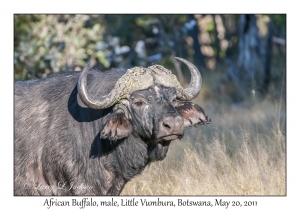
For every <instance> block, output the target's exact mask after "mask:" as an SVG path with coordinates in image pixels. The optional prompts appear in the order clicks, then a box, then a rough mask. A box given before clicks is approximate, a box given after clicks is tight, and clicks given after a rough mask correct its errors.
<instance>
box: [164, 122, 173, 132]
mask: <svg viewBox="0 0 300 210" xmlns="http://www.w3.org/2000/svg"><path fill="white" fill-rule="evenodd" d="M163 126H164V127H165V128H166V129H167V130H170V129H171V126H170V125H169V124H168V123H166V122H163Z"/></svg>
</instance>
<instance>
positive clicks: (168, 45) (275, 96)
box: [14, 14, 286, 195]
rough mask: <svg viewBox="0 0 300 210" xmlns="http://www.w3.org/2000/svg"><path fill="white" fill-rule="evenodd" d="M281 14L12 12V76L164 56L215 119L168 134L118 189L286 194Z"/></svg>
mask: <svg viewBox="0 0 300 210" xmlns="http://www.w3.org/2000/svg"><path fill="white" fill-rule="evenodd" d="M285 40H286V15H280V14H276V15H271V14H267V15H251V14H247V15H218V14H215V15H210V14H205V15H200V14H196V15H192V14H188V15H184V14H178V15H151V14H148V15H139V14H135V15H71V14H68V15H15V16H14V77H15V80H28V79H34V78H42V77H47V76H48V75H50V74H52V73H56V72H64V71H74V70H75V71H80V70H81V69H82V68H83V67H84V66H85V65H86V63H87V61H91V62H92V65H93V66H94V67H95V68H98V69H103V70H105V69H109V68H111V67H119V68H125V69H127V68H130V67H133V66H149V65H152V64H155V63H158V64H161V65H163V66H165V67H166V68H168V69H170V70H172V71H173V73H174V74H175V75H177V77H178V79H179V80H180V82H181V83H182V84H184V86H186V85H187V84H188V82H189V79H190V78H189V77H190V75H189V73H188V71H187V70H186V69H185V67H184V66H182V68H181V65H180V63H178V62H177V61H176V60H175V59H174V57H175V56H178V57H183V58H185V59H188V60H190V61H191V62H193V63H194V64H195V65H196V66H197V67H198V68H199V70H200V72H201V74H202V76H203V88H202V91H201V94H200V96H199V97H198V98H197V99H196V100H195V102H197V103H198V104H200V105H201V106H202V107H203V108H204V110H205V111H206V113H207V114H208V115H209V116H210V117H211V119H212V124H211V125H209V126H203V127H200V128H198V129H195V128H193V129H191V130H189V131H187V132H186V135H185V138H184V139H183V140H182V141H179V140H176V141H174V142H173V143H172V144H171V146H170V149H169V153H168V155H167V158H166V159H165V160H163V161H161V162H159V163H153V164H152V165H151V166H150V167H147V168H146V170H145V171H144V172H143V173H142V174H141V175H139V176H137V177H136V178H135V179H133V180H132V181H130V182H129V183H128V184H127V185H126V186H125V189H124V191H123V193H122V194H123V195H128V194H129V195H285V194H286V173H285V172H286V165H285V164H286V117H285V116H286V100H285V99H286V84H285V81H286V69H285V67H286V46H285V42H286V41H285Z"/></svg>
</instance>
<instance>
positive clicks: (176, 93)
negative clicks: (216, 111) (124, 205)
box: [77, 58, 210, 160]
mask: <svg viewBox="0 0 300 210" xmlns="http://www.w3.org/2000/svg"><path fill="white" fill-rule="evenodd" d="M177 59H178V60H180V61H182V62H183V63H185V64H186V65H187V66H188V68H189V70H190V73H191V82H190V84H189V86H188V87H187V88H185V89H184V88H183V87H182V86H181V85H180V83H179V82H178V80H177V78H176V77H175V75H173V74H172V73H171V71H170V70H168V69H165V68H164V67H163V66H160V65H153V66H150V67H148V68H143V67H134V68H132V69H128V70H127V72H126V73H125V74H124V75H123V76H122V77H121V78H120V79H119V80H118V81H117V82H116V84H115V86H114V88H113V89H112V90H111V91H110V93H109V94H107V95H105V96H92V95H90V94H89V93H88V90H87V73H88V70H89V69H90V67H89V64H88V65H87V67H86V68H85V69H84V70H83V72H82V73H81V76H80V78H79V80H78V86H77V87H78V94H79V96H80V99H81V100H82V102H83V103H84V104H85V105H86V106H87V107H89V108H92V109H104V108H107V107H113V109H112V112H111V113H110V114H108V115H107V116H106V117H105V119H104V123H103V128H101V131H100V137H101V139H108V140H111V141H113V140H120V139H123V138H125V137H128V136H130V135H132V136H133V137H134V138H139V139H141V140H142V141H143V142H144V143H145V145H147V148H148V154H149V157H150V159H151V160H161V159H163V158H164V157H165V156H166V153H167V151H168V146H169V144H170V142H171V141H172V140H174V139H178V138H182V136H183V133H184V129H185V128H187V127H191V126H195V125H201V124H208V123H210V119H209V118H208V117H207V116H206V115H205V113H204V111H203V109H202V108H201V107H200V106H198V105H197V104H194V103H191V102H188V101H191V100H193V99H194V98H195V97H196V96H197V95H198V94H199V93H200V89H201V85H202V79H201V75H200V72H199V70H198V69H197V68H196V67H195V66H194V65H193V64H192V63H190V62H189V61H187V60H185V59H182V58H177Z"/></svg>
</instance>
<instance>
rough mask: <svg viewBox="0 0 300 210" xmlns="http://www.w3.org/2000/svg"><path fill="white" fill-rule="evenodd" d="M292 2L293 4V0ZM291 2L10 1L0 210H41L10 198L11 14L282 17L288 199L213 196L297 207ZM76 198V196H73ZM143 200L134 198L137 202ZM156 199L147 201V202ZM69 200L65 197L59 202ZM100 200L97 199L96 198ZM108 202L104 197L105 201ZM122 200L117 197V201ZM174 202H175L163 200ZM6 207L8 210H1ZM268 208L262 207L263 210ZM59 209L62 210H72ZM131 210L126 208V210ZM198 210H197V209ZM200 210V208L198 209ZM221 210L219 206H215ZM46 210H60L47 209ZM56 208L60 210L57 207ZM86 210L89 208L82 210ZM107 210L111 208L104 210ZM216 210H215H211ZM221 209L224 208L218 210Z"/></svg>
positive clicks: (4, 5) (295, 40) (5, 15)
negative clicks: (284, 20) (284, 29)
mask: <svg viewBox="0 0 300 210" xmlns="http://www.w3.org/2000/svg"><path fill="white" fill-rule="evenodd" d="M294 2H295V1H294ZM297 6H298V5H297V4H296V3H295V4H293V3H288V2H282V1H278V2H275V1H266V0H265V1H261V0H260V1H258V0H252V1H250V2H248V1H246V2H242V1H237V0H235V1H224V0H223V1H222V0H220V1H191V0H185V1H178V2H175V1H161V0H160V1H157V0H151V1H128V0H125V1H121V0H112V1H105V2H103V1H99V0H97V1H80V2H75V1H61V0H60V1H58V0H51V1H37V0H32V1H24V0H23V1H22V0H11V1H2V2H1V3H0V10H1V18H0V27H1V36H0V46H1V51H0V53H1V57H0V58H1V61H2V62H1V64H2V66H1V83H0V90H1V96H2V97H1V98H2V100H1V109H0V110H1V115H0V116H1V125H0V128H1V131H2V132H1V138H0V139H1V144H0V145H1V146H0V148H1V152H0V155H1V158H0V161H1V173H0V174H1V180H0V183H1V184H0V192H1V197H2V199H1V201H0V206H1V208H3V209H11V206H13V207H21V208H24V207H29V208H30V209H42V208H45V209H47V208H46V207H43V203H44V201H45V199H46V197H31V198H28V197H14V196H13V14H15V13H114V14H116V13H129V14H130V13H170V14H173V13H182V14H184V13H199V14H201V13H287V56H288V58H287V69H289V71H287V84H288V86H287V88H288V93H287V96H288V97H287V105H288V106H287V115H288V116H287V120H288V122H287V125H288V127H287V160H288V163H287V169H288V170H287V175H288V177H287V196H286V197H261V196H258V197H256V196H252V197H217V198H222V199H223V200H229V201H234V200H239V201H244V200H256V201H258V203H259V205H258V207H256V208H255V209H271V208H272V207H276V208H277V207H278V208H280V209H282V208H285V207H287V208H289V207H294V208H292V209H297V208H299V206H298V205H299V204H298V200H299V198H298V195H299V187H300V186H299V177H300V176H299V165H300V164H299V162H300V161H299V153H298V152H299V138H297V135H299V132H297V129H298V130H299V128H298V124H297V121H296V117H298V116H299V114H298V110H299V107H300V106H299V102H298V101H299V100H297V97H298V96H299V93H298V90H299V87H297V85H298V84H299V79H297V76H299V66H300V63H299V60H298V59H297V58H296V56H297V57H298V54H299V53H298V52H299V47H298V46H299V28H298V27H299V22H298V20H299V18H298V17H299V15H298V11H296V8H298V7H297ZM76 198H78V199H80V198H81V197H76ZM140 198H143V197H138V199H140ZM152 198H153V199H154V198H155V197H150V198H149V199H152ZM193 198H194V199H197V200H214V199H215V197H202V196H201V197H192V199H193ZM60 199H61V200H63V199H66V200H70V199H71V198H69V197H60ZM95 199H97V200H101V199H102V198H101V197H95ZM105 199H109V197H105ZM116 199H121V198H116ZM162 199H164V200H166V199H169V200H174V201H176V200H177V199H178V197H163V198H162ZM5 207H7V208H5ZM266 207H267V208H266ZM77 208H78V207H76V208H63V209H77ZM126 208H127V209H131V207H126ZM197 208H199V207H197ZM201 208H203V207H201ZM220 208H221V207H220ZM51 209H59V208H54V207H52V208H51ZM60 209H61V208H60ZM86 209H90V208H86ZM101 209H103V208H101ZM109 209H112V208H109ZM214 209H215V208H214ZM222 209H224V207H222Z"/></svg>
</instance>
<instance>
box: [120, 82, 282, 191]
mask: <svg viewBox="0 0 300 210" xmlns="http://www.w3.org/2000/svg"><path fill="white" fill-rule="evenodd" d="M279 87H281V86H279ZM282 90H283V89H281V90H279V91H277V92H276V91H274V89H273V94H271V93H272V88H271V90H270V94H268V95H267V96H266V97H264V98H260V99H259V98H258V97H256V96H255V95H251V96H250V97H249V99H248V100H246V102H244V103H243V104H242V105H241V104H238V105H236V104H229V103H222V101H223V100H224V101H225V100H226V99H224V98H222V97H221V98H219V99H215V98H214V99H212V100H210V99H208V100H204V99H203V98H200V99H201V101H202V102H201V101H199V103H198V104H200V105H201V106H203V108H204V110H205V111H206V113H207V115H209V116H210V117H211V118H212V124H211V125H209V126H201V127H199V128H192V129H190V130H189V131H188V132H186V135H185V138H184V139H183V140H181V141H179V140H175V141H174V142H172V143H171V145H170V148H169V152H168V154H167V157H166V158H165V159H164V160H163V161H160V162H155V163H152V164H151V165H150V166H148V167H147V168H146V169H145V170H144V171H143V173H142V174H141V175H138V176H136V177H135V178H134V179H133V180H131V181H130V182H129V183H127V185H126V186H125V188H124V190H123V192H122V194H121V195H286V136H285V120H286V119H285V114H286V113H285V101H284V100H283V96H282V94H283V91H282ZM205 91H206V90H204V92H205ZM203 95H204V96H203ZM205 95H207V93H202V97H205ZM216 100H218V101H216ZM203 101H205V103H203Z"/></svg>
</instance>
